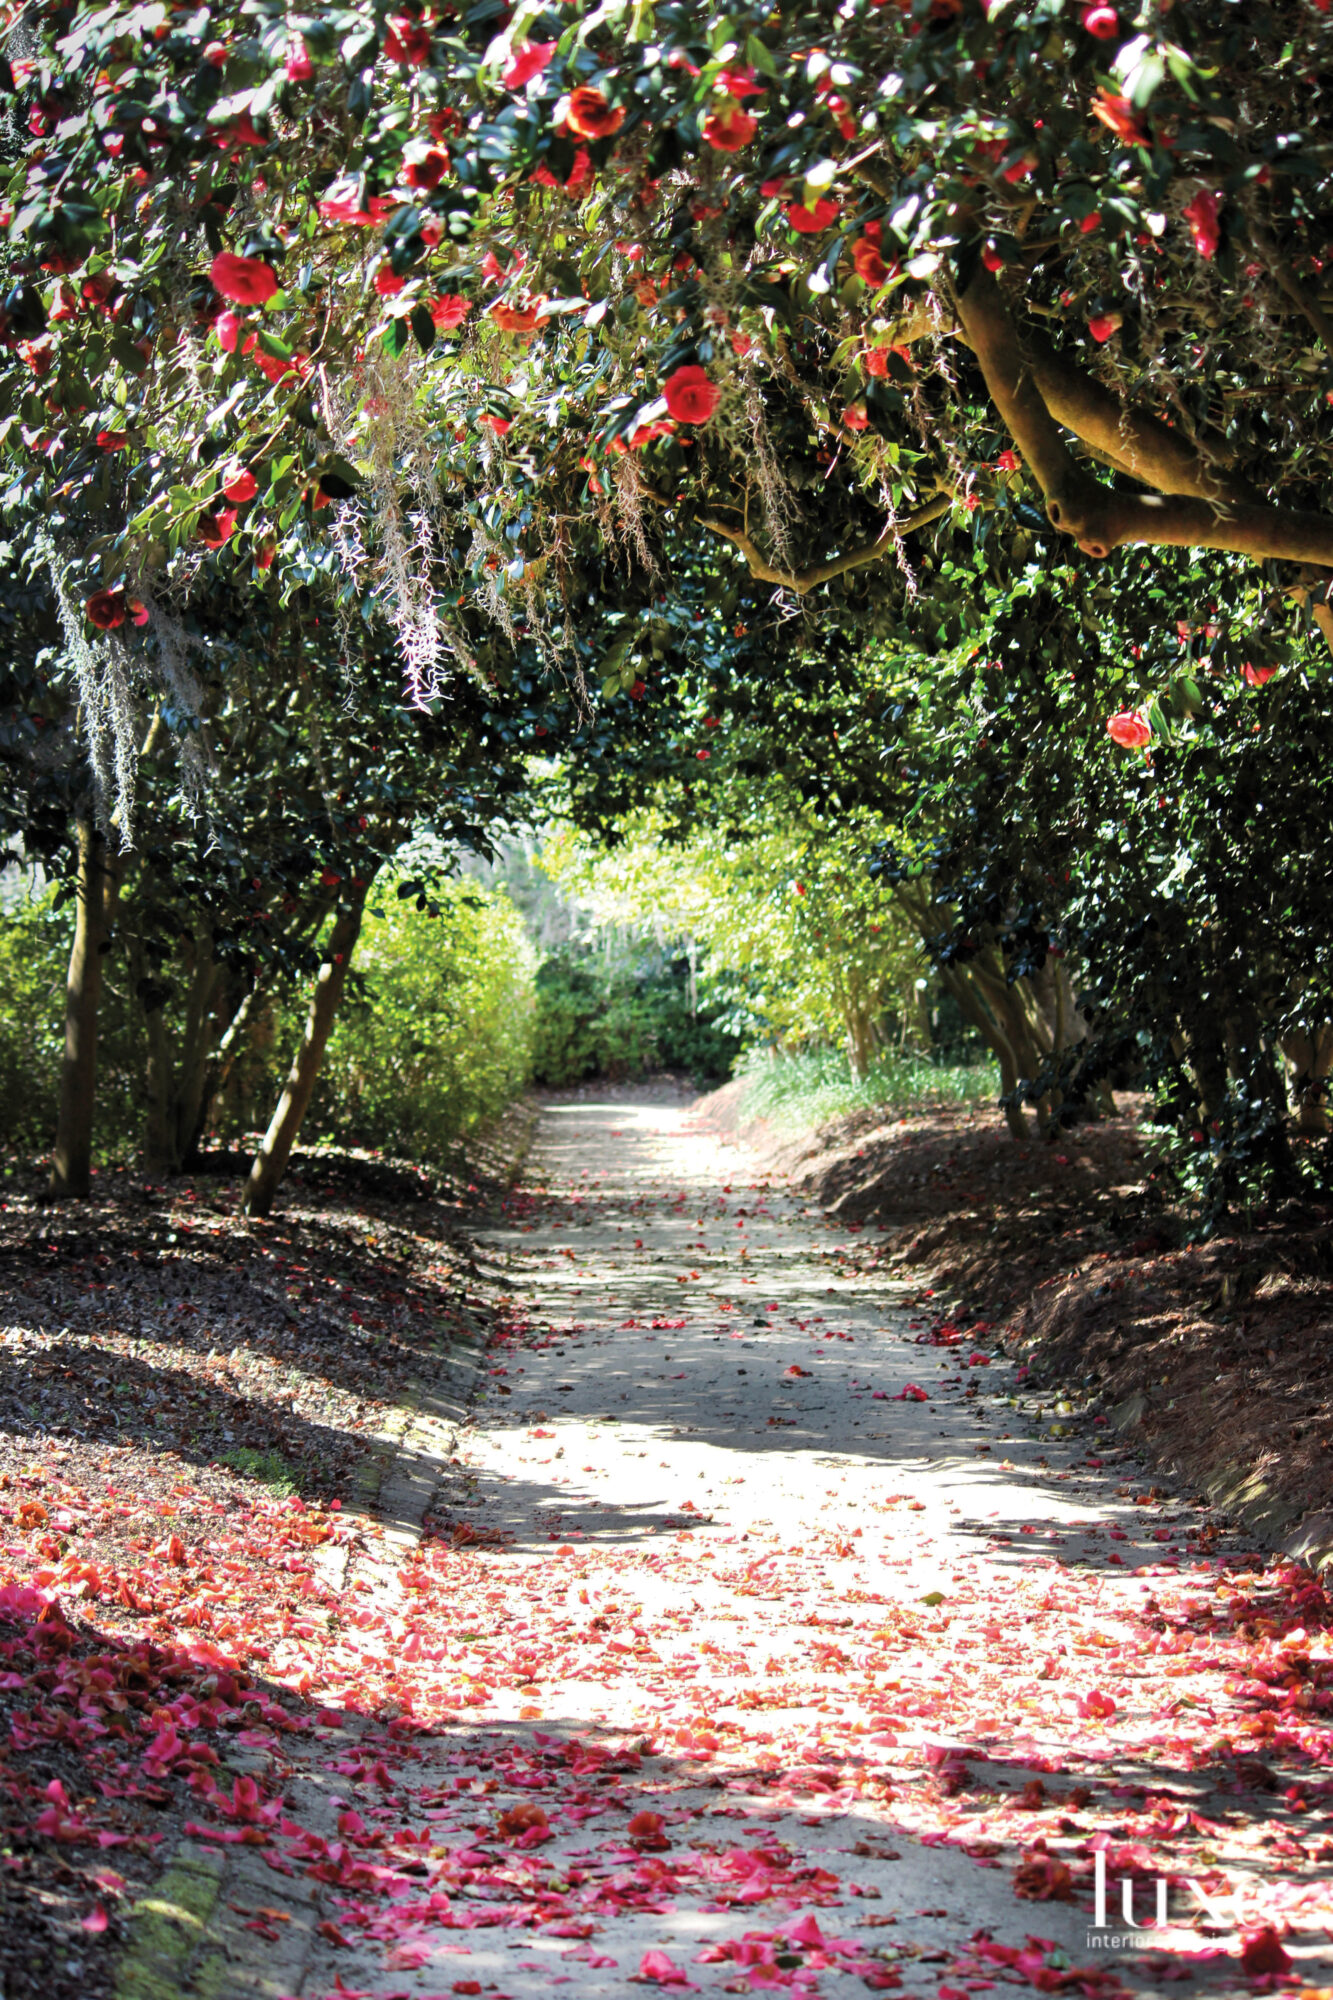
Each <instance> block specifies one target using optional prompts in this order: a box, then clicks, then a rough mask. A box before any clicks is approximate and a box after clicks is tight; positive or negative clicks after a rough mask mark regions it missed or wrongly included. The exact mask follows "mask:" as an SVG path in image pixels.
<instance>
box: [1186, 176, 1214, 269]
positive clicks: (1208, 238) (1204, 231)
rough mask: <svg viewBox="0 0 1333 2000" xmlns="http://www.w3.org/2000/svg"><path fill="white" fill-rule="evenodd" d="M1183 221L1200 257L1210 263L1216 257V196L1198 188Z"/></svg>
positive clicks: (1207, 189) (1208, 190)
mask: <svg viewBox="0 0 1333 2000" xmlns="http://www.w3.org/2000/svg"><path fill="white" fill-rule="evenodd" d="M1184 214H1185V220H1186V222H1188V224H1189V226H1190V235H1191V236H1192V237H1193V238H1194V247H1195V249H1196V250H1197V251H1198V253H1199V255H1200V256H1201V257H1206V258H1208V259H1209V260H1210V261H1211V259H1212V258H1214V257H1215V256H1216V255H1217V245H1218V240H1219V239H1218V228H1217V196H1216V195H1215V194H1214V193H1213V191H1212V189H1211V188H1200V189H1199V192H1198V193H1197V194H1196V195H1195V197H1194V199H1193V201H1192V202H1190V204H1189V206H1188V207H1187V208H1186V209H1185V211H1184Z"/></svg>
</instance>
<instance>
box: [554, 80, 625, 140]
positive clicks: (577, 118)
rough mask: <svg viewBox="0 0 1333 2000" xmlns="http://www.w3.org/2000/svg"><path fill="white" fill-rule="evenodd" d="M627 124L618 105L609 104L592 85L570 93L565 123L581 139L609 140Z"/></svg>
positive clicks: (601, 93)
mask: <svg viewBox="0 0 1333 2000" xmlns="http://www.w3.org/2000/svg"><path fill="white" fill-rule="evenodd" d="M624 122H625V113H624V110H623V108H622V107H621V106H620V105H618V104H608V103H607V101H606V96H605V94H604V93H603V92H602V91H600V90H598V89H596V88H595V87H594V86H593V85H592V84H581V85H580V86H579V88H578V89H577V90H571V91H570V93H569V109H568V111H567V112H566V113H565V123H566V124H567V125H568V127H569V129H570V131H571V132H574V133H577V135H578V137H579V138H580V139H609V138H610V137H611V135H612V133H613V132H618V131H619V130H620V128H621V126H622V125H623V124H624Z"/></svg>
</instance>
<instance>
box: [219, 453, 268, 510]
mask: <svg viewBox="0 0 1333 2000" xmlns="http://www.w3.org/2000/svg"><path fill="white" fill-rule="evenodd" d="M222 490H223V492H224V493H225V494H226V496H227V498H228V499H229V500H234V501H235V502H236V505H237V506H238V507H243V506H244V505H245V503H246V501H247V500H253V499H254V497H255V495H256V493H258V491H259V481H258V480H257V479H256V478H255V476H254V474H253V472H251V470H250V468H249V466H248V465H242V463H241V461H240V459H239V458H233V459H231V460H230V461H229V463H228V464H226V465H224V466H223V468H222Z"/></svg>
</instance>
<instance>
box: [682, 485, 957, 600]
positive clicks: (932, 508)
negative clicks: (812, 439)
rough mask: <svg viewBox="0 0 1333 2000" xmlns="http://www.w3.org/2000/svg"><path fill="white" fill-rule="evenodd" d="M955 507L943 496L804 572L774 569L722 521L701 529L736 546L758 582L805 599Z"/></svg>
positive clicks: (745, 537)
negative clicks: (860, 545) (874, 537)
mask: <svg viewBox="0 0 1333 2000" xmlns="http://www.w3.org/2000/svg"><path fill="white" fill-rule="evenodd" d="M952 505H953V499H952V496H951V495H950V494H948V493H943V494H941V495H940V496H939V498H938V499H936V500H931V501H929V502H928V503H927V504H926V506H924V507H918V508H917V510H916V512H915V513H914V514H909V515H908V516H907V519H906V520H905V521H894V522H891V523H890V525H889V526H888V527H887V528H886V529H885V530H884V533H883V534H882V535H881V536H880V538H879V540H878V541H876V542H868V543H867V544H866V545H865V547H864V548H859V549H849V550H848V552H847V554H846V555H845V556H834V557H832V558H831V560H830V561H828V562H826V563H817V564H816V565H815V567H814V568H813V569H802V570H787V569H774V567H773V565H772V563H770V562H768V561H767V560H766V559H765V557H764V556H762V555H761V554H760V552H759V550H758V549H757V548H756V547H755V545H754V543H753V542H752V541H751V540H750V537H749V536H748V535H747V534H744V533H743V532H742V531H741V529H739V528H729V527H727V526H726V524H725V522H722V521H703V522H702V523H701V524H700V525H701V526H702V527H705V528H707V529H709V530H710V531H711V532H712V533H713V534H715V535H721V536H722V537H723V539H724V540H725V541H728V542H732V543H734V544H735V546H736V547H737V548H738V549H739V550H740V552H741V554H742V555H743V556H744V557H745V560H746V562H747V563H748V564H749V566H750V574H751V576H752V577H755V578H756V579H757V581H758V582H760V583H777V584H781V586H782V587H783V589H784V590H794V591H795V592H796V595H797V596H798V597H804V596H805V594H806V592H807V591H809V590H814V589H816V588H817V587H818V585H820V584H821V583H829V582H831V580H832V579H833V578H834V577H835V576H844V575H845V574H846V573H847V571H848V570H849V569H859V568H860V567H861V566H862V564H863V563H872V562H878V561H879V558H880V557H881V556H885V555H887V554H888V553H889V550H890V549H892V548H895V547H896V546H897V544H898V543H899V542H900V541H902V539H903V537H904V536H905V535H910V534H912V533H913V532H914V531H915V530H916V529H917V528H925V527H928V526H929V524H930V523H931V522H932V521H938V520H939V518H940V516H941V514H947V513H948V511H949V509H950V507H952Z"/></svg>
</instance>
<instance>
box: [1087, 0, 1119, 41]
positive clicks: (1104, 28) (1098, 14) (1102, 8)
mask: <svg viewBox="0 0 1333 2000" xmlns="http://www.w3.org/2000/svg"><path fill="white" fill-rule="evenodd" d="M1082 20H1083V26H1084V27H1085V28H1086V30H1087V32H1088V33H1089V34H1090V35H1095V36H1096V37H1097V40H1098V41H1099V42H1109V41H1110V40H1111V37H1112V36H1113V35H1118V34H1119V33H1120V17H1119V15H1118V14H1117V13H1116V11H1115V8H1114V7H1108V6H1107V5H1106V0H1093V5H1092V6H1091V7H1085V8H1084V9H1083V14H1082Z"/></svg>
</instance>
